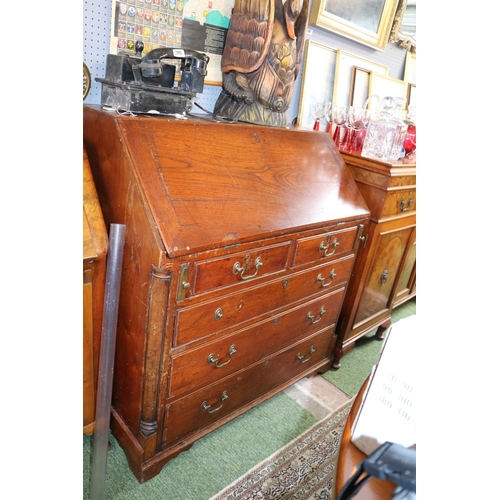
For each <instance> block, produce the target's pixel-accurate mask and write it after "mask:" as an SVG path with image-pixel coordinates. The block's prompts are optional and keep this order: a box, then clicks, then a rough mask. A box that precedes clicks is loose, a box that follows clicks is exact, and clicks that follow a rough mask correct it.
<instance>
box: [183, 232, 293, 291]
mask: <svg viewBox="0 0 500 500" xmlns="http://www.w3.org/2000/svg"><path fill="white" fill-rule="evenodd" d="M290 247H291V242H289V241H287V242H285V243H282V244H279V245H273V246H269V247H264V248H259V249H254V250H249V251H248V252H243V253H239V254H233V255H230V256H229V257H227V256H226V257H223V258H218V259H214V260H209V261H204V262H197V263H195V277H194V283H193V286H192V289H191V294H192V295H193V294H196V293H202V292H207V291H209V290H214V289H215V288H219V287H223V286H227V285H233V284H235V283H242V282H245V281H247V282H248V281H252V280H255V279H257V278H260V277H262V276H268V275H270V274H274V273H277V272H279V271H284V270H285V269H286V267H287V262H288V255H289V253H290Z"/></svg>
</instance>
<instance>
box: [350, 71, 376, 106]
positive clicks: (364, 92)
mask: <svg viewBox="0 0 500 500" xmlns="http://www.w3.org/2000/svg"><path fill="white" fill-rule="evenodd" d="M370 75H371V71H370V70H367V69H363V68H358V67H357V66H353V67H352V77H351V92H350V94H349V106H355V107H357V108H362V107H363V106H364V104H365V101H366V99H367V98H368V95H369V91H370Z"/></svg>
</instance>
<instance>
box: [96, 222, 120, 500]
mask: <svg viewBox="0 0 500 500" xmlns="http://www.w3.org/2000/svg"><path fill="white" fill-rule="evenodd" d="M125 229H126V227H125V225H123V224H111V227H110V236H109V251H108V257H107V262H106V285H105V288H104V314H103V319H102V333H101V350H100V354H99V376H98V379H97V397H96V418H95V429H94V450H93V455H92V475H91V477H90V500H103V499H104V487H105V480H106V465H107V458H108V440H109V421H110V416H111V392H112V389H113V370H114V361H115V345H116V325H117V322H118V303H119V299H120V283H121V275H122V264H123V247H124V244H125Z"/></svg>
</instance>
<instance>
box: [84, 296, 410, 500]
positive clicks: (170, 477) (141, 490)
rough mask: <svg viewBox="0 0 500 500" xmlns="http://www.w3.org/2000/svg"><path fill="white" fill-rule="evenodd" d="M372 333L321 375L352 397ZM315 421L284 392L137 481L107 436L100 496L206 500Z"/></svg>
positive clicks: (366, 365) (88, 464)
mask: <svg viewBox="0 0 500 500" xmlns="http://www.w3.org/2000/svg"><path fill="white" fill-rule="evenodd" d="M415 313H416V300H415V299H412V300H410V301H408V302H407V303H406V304H403V305H402V306H400V307H398V308H397V309H396V310H395V311H394V312H393V315H392V319H393V322H396V321H398V320H399V319H402V318H404V317H407V316H410V315H412V314H415ZM374 334H375V331H373V332H372V333H370V334H368V335H366V336H365V337H363V338H362V339H359V340H358V341H357V342H356V347H355V348H354V349H352V350H351V351H350V352H349V353H347V354H346V355H345V356H344V357H343V358H342V361H341V362H342V366H341V368H340V369H339V370H330V371H329V372H327V373H325V374H324V375H323V377H324V378H325V379H326V380H328V381H329V382H331V383H332V384H334V385H335V386H337V387H338V388H339V389H340V390H342V391H343V392H344V393H346V394H348V395H349V396H354V395H355V394H356V393H357V392H358V390H359V388H360V387H361V385H362V384H363V382H364V381H365V379H366V378H367V377H368V375H369V374H370V372H371V369H372V367H373V366H374V365H375V364H376V363H377V362H378V358H379V354H380V349H381V347H382V344H383V343H382V342H380V341H378V340H376V339H374V338H373V336H374ZM316 422H317V419H316V418H315V417H314V416H312V415H311V414H310V413H309V412H308V411H307V410H305V409H304V408H302V407H301V406H300V405H298V404H297V403H296V402H295V401H294V400H292V399H291V398H290V397H288V396H287V395H286V394H284V393H280V394H277V395H276V396H274V397H273V398H271V399H269V400H268V401H266V402H264V403H262V404H260V405H259V406H257V407H256V408H253V409H252V410H250V411H248V412H247V413H245V414H244V415H241V416H240V417H238V418H236V419H235V420H233V421H232V422H229V423H227V424H226V425H224V426H223V427H221V428H220V429H217V430H216V431H214V432H212V433H210V434H209V435H207V436H205V437H203V438H202V439H200V440H198V441H197V442H196V443H194V444H193V446H192V447H191V448H190V449H189V450H187V451H185V452H183V453H181V454H180V455H179V456H177V457H176V458H175V459H173V460H171V461H170V462H168V463H167V464H166V465H165V467H163V469H162V471H161V472H160V474H158V475H157V476H155V477H154V478H152V479H151V480H149V481H147V482H146V483H144V484H142V485H140V484H139V482H138V481H137V480H136V479H135V476H134V475H133V474H132V472H131V471H130V469H129V467H128V464H127V460H126V458H125V454H124V452H123V451H122V449H121V448H120V446H119V445H118V443H117V442H116V440H115V438H114V437H113V436H112V435H111V436H110V442H111V444H112V446H111V449H110V450H109V452H108V457H107V458H108V460H107V464H108V465H107V471H106V484H105V499H106V500H159V499H161V500H207V499H209V498H210V497H212V496H213V495H215V494H216V493H218V492H219V491H221V490H222V489H224V488H225V487H226V486H228V485H229V484H231V483H232V482H233V481H235V480H236V479H238V478H239V477H240V476H242V475H243V474H244V473H246V472H247V471H248V470H250V469H251V468H252V467H254V466H256V465H257V464H258V463H260V462H262V461H263V460H265V459H266V458H267V457H269V456H270V455H272V454H273V453H274V452H276V451H277V450H279V449H280V448H282V447H283V446H285V445H286V444H288V443H289V442H290V441H292V440H293V439H295V438H296V437H297V436H299V435H300V434H302V433H303V432H304V431H305V430H307V429H309V428H310V427H311V426H312V425H313V424H314V423H316ZM92 443H93V440H92V437H91V436H83V499H84V500H88V499H89V498H90V471H91V468H92Z"/></svg>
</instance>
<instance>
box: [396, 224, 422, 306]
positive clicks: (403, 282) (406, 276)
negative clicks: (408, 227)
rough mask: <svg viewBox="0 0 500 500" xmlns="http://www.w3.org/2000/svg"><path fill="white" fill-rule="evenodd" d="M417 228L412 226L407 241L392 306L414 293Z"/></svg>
mask: <svg viewBox="0 0 500 500" xmlns="http://www.w3.org/2000/svg"><path fill="white" fill-rule="evenodd" d="M416 234H417V228H416V227H415V228H413V232H412V235H411V237H410V241H409V249H408V254H407V256H406V259H405V261H404V264H403V268H402V272H401V277H400V278H399V281H398V285H397V287H396V295H395V297H394V305H393V307H395V306H397V305H399V304H400V303H401V302H404V301H405V300H406V298H407V297H409V296H410V295H414V294H415V293H416V274H417V272H416V271H417V269H416V268H417V265H416V261H417V237H416Z"/></svg>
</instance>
